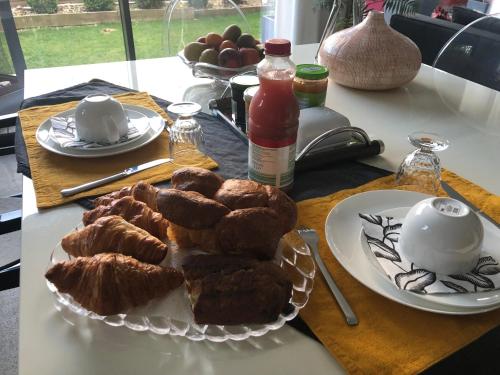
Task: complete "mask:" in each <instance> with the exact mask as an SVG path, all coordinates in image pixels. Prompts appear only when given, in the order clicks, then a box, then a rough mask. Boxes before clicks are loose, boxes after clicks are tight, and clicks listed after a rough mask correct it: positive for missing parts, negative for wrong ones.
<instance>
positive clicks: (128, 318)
mask: <svg viewBox="0 0 500 375" xmlns="http://www.w3.org/2000/svg"><path fill="white" fill-rule="evenodd" d="M171 245H172V246H170V247H169V253H168V255H167V257H166V258H165V260H164V261H163V262H162V263H161V265H170V266H172V267H176V268H179V267H180V264H181V262H182V258H183V257H184V256H186V255H191V254H193V250H189V251H185V250H179V249H177V247H176V245H175V243H171ZM71 258H72V257H71V256H70V255H68V254H67V253H66V252H65V251H64V250H63V248H62V247H61V243H59V244H58V245H57V246H56V247H55V249H54V250H53V251H52V254H51V256H50V262H49V266H48V268H50V267H52V266H53V265H54V264H56V263H58V262H60V261H64V260H69V259H71ZM275 261H276V263H277V264H279V265H280V266H281V268H282V269H283V270H285V271H286V272H287V273H288V275H289V276H290V279H291V280H292V282H293V289H292V297H291V298H290V306H291V308H289V309H287V311H286V313H282V314H281V315H280V316H279V317H278V319H277V320H276V321H275V322H271V323H268V324H252V325H250V324H248V325H247V324H242V325H227V326H223V325H206V324H204V325H199V324H196V323H195V322H194V317H193V313H192V311H191V305H190V302H189V298H188V294H187V291H186V287H185V284H183V285H182V286H181V287H179V288H177V289H176V290H174V291H173V292H171V293H170V294H168V295H167V296H166V297H164V298H158V299H155V300H152V301H150V302H149V303H148V304H146V305H144V306H140V307H137V308H133V309H131V310H129V311H128V312H127V313H124V314H117V315H111V316H101V315H98V314H96V313H94V312H92V311H88V310H86V309H85V308H83V307H82V306H81V305H80V304H78V303H77V302H76V301H75V300H74V299H73V298H72V297H71V296H70V295H69V294H66V293H60V292H59V291H58V290H57V288H56V287H55V286H54V284H52V283H50V282H49V281H47V286H48V288H49V290H50V291H51V292H52V293H53V295H54V297H55V307H56V309H57V310H58V311H60V312H62V313H66V312H68V311H69V312H72V313H75V314H77V315H79V316H86V317H88V318H90V319H97V320H101V321H102V322H104V323H106V324H108V325H110V326H114V327H121V326H125V327H127V328H129V329H131V330H133V331H151V332H152V333H155V334H159V335H172V336H184V337H186V338H188V339H190V340H193V341H201V340H209V341H214V342H222V341H226V340H236V341H239V340H245V339H247V338H249V337H252V336H254V337H256V336H262V335H264V334H266V333H267V332H269V331H271V330H276V329H278V328H281V327H282V326H283V325H284V324H285V323H286V322H287V321H289V320H292V319H293V318H295V317H296V316H297V314H298V312H299V310H300V309H301V308H303V307H304V306H305V305H306V304H307V301H308V299H309V294H310V293H311V291H312V288H313V281H314V274H315V265H314V261H313V259H312V256H311V252H310V250H309V248H308V247H307V245H306V244H305V242H304V241H303V240H302V239H301V238H300V237H299V235H298V233H297V232H296V231H292V232H290V233H287V234H286V235H285V236H283V238H282V239H281V241H280V244H279V247H278V251H277V254H276V257H275Z"/></svg>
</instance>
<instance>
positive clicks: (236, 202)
mask: <svg viewBox="0 0 500 375" xmlns="http://www.w3.org/2000/svg"><path fill="white" fill-rule="evenodd" d="M214 200H216V201H217V202H220V203H222V204H223V205H225V206H226V207H229V208H230V209H231V210H236V209H238V208H250V207H266V206H267V201H268V196H267V192H266V189H265V187H264V185H261V184H258V183H257V182H254V181H250V180H235V179H231V180H226V181H224V183H223V184H222V186H221V187H220V189H219V190H217V192H216V193H215V195H214Z"/></svg>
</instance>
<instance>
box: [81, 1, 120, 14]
mask: <svg viewBox="0 0 500 375" xmlns="http://www.w3.org/2000/svg"><path fill="white" fill-rule="evenodd" d="M83 4H84V5H85V10H86V11H87V12H99V11H103V10H113V9H114V7H115V2H114V1H113V0H83Z"/></svg>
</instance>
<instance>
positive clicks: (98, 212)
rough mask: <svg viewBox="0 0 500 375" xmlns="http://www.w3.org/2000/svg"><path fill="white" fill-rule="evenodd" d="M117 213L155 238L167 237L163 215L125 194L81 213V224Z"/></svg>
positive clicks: (162, 238) (87, 223) (165, 221)
mask: <svg viewBox="0 0 500 375" xmlns="http://www.w3.org/2000/svg"><path fill="white" fill-rule="evenodd" d="M110 215H118V216H121V217H123V218H124V219H125V220H126V221H128V222H129V223H130V224H133V225H135V226H136V227H139V228H142V229H144V230H145V231H147V232H149V233H150V234H152V235H153V236H155V237H156V238H159V239H161V240H164V239H166V238H167V228H168V221H167V220H165V219H164V218H163V216H162V215H161V214H160V213H158V212H154V211H153V210H152V209H151V208H149V207H148V206H147V205H146V203H144V202H140V201H137V200H135V199H134V198H133V197H131V196H125V197H123V198H120V199H116V200H114V201H112V202H111V203H110V204H109V205H108V206H97V207H96V208H94V209H93V210H91V211H86V212H84V213H83V224H84V225H89V224H92V223H94V222H95V221H96V220H97V219H99V218H100V217H104V216H110Z"/></svg>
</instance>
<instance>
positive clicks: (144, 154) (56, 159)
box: [19, 93, 217, 208]
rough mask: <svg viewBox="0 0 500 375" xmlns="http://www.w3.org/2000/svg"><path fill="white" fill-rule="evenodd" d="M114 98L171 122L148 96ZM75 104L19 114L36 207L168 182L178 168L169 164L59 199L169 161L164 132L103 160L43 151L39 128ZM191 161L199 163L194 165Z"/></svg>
mask: <svg viewBox="0 0 500 375" xmlns="http://www.w3.org/2000/svg"><path fill="white" fill-rule="evenodd" d="M115 97H116V98H118V99H119V100H120V102H122V103H125V104H133V105H139V106H143V107H146V108H149V109H152V110H153V111H156V112H157V113H159V114H160V115H162V116H163V118H164V119H165V121H166V122H167V123H171V122H172V120H171V119H170V118H169V117H168V115H167V114H166V113H165V112H164V111H163V110H162V109H161V108H160V107H159V106H158V105H157V104H156V103H155V102H154V100H153V99H152V98H151V97H150V96H149V95H148V94H147V93H126V94H121V95H116V96H115ZM77 104H78V102H76V101H74V102H68V103H63V104H58V105H51V106H42V107H33V108H29V109H25V110H22V111H21V112H19V119H20V120H21V127H22V131H23V137H24V141H25V142H26V149H27V151H28V158H29V163H30V168H31V177H32V179H33V184H34V186H35V194H36V201H37V206H38V207H40V208H42V207H52V206H57V205H60V204H63V203H67V202H70V201H73V200H76V199H79V198H83V197H89V196H93V195H99V194H105V193H109V192H111V191H114V190H117V189H120V188H121V187H123V186H127V185H131V184H133V183H135V182H137V181H139V180H144V181H147V182H149V183H154V182H160V181H164V180H168V179H169V178H170V177H171V176H172V173H173V172H174V171H175V169H177V168H179V166H178V165H174V164H171V163H167V164H162V165H159V166H157V167H154V168H150V169H147V170H145V171H143V172H140V173H137V174H135V175H132V176H129V177H127V178H124V179H122V180H119V181H115V182H113V183H110V184H107V185H104V186H101V187H99V188H95V189H92V190H89V191H86V192H82V193H79V194H76V195H74V196H71V197H67V198H64V197H62V196H61V194H60V191H61V189H64V188H70V187H74V186H77V185H80V184H83V183H85V182H89V181H94V180H97V179H99V178H103V177H106V176H110V175H112V174H115V173H118V172H121V171H122V170H124V169H125V168H127V167H131V166H133V165H137V164H141V163H145V162H147V161H151V160H155V159H161V158H166V157H168V134H167V132H166V131H164V132H162V134H161V135H160V136H159V137H158V138H157V139H155V140H154V141H153V142H151V143H150V144H148V145H147V146H144V147H141V148H139V149H137V150H135V151H131V152H127V153H125V154H121V155H116V156H108V157H103V158H95V159H94V158H92V159H80V158H72V157H66V156H62V155H57V154H54V153H52V152H49V151H47V150H45V149H44V148H42V147H41V146H40V145H39V144H38V142H37V141H36V138H35V132H36V130H37V128H38V127H39V126H40V124H41V123H42V122H43V121H45V120H46V119H48V118H49V117H51V116H54V115H56V114H58V113H60V112H62V111H66V110H68V109H71V108H73V107H75V106H76V105H77ZM190 157H191V158H193V163H195V164H196V165H197V166H199V167H203V168H208V169H213V168H216V167H217V163H216V162H215V161H213V160H212V159H210V158H209V157H208V156H203V157H202V158H200V157H199V156H196V155H195V154H193V155H192V156H190ZM194 158H198V159H200V160H196V161H194Z"/></svg>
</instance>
